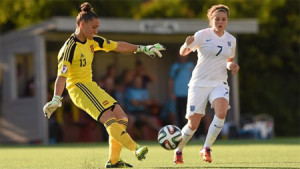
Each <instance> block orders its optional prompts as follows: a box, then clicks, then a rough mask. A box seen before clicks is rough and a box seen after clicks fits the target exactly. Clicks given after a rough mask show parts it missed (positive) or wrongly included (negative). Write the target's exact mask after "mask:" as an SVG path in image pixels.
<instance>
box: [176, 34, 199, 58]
mask: <svg viewBox="0 0 300 169" xmlns="http://www.w3.org/2000/svg"><path fill="white" fill-rule="evenodd" d="M194 40H195V39H194V36H188V37H187V38H186V40H185V43H184V44H183V45H182V46H181V47H180V50H179V54H180V55H181V56H186V55H188V54H189V53H191V52H192V50H191V49H190V48H189V45H190V44H192V43H193V42H194Z"/></svg>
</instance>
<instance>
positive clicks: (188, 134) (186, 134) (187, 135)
mask: <svg viewBox="0 0 300 169" xmlns="http://www.w3.org/2000/svg"><path fill="white" fill-rule="evenodd" d="M195 132H196V130H194V131H193V130H191V129H190V128H189V126H188V125H187V124H186V125H185V126H184V127H183V128H182V139H181V142H180V143H179V145H178V147H177V149H176V151H180V152H181V151H182V149H183V147H184V146H185V145H186V143H187V142H188V141H189V140H190V139H191V138H192V136H193V135H194V133H195Z"/></svg>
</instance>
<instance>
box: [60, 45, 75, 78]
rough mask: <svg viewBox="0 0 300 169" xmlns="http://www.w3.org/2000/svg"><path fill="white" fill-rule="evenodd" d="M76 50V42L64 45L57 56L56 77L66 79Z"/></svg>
mask: <svg viewBox="0 0 300 169" xmlns="http://www.w3.org/2000/svg"><path fill="white" fill-rule="evenodd" d="M75 49H76V42H75V41H74V40H70V41H68V42H66V43H65V44H64V46H63V47H62V49H61V50H60V51H59V54H58V69H57V76H63V77H68V75H69V70H70V67H71V65H72V61H73V58H74V54H75Z"/></svg>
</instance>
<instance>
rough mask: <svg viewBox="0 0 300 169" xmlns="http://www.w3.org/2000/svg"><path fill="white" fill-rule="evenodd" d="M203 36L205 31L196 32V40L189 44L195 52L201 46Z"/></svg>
mask: <svg viewBox="0 0 300 169" xmlns="http://www.w3.org/2000/svg"><path fill="white" fill-rule="evenodd" d="M202 36H203V31H202V30H201V31H198V32H196V33H195V34H194V42H192V43H191V44H190V45H189V48H190V49H191V50H192V51H193V52H194V51H195V50H196V49H197V48H198V47H199V46H200V42H201V39H202Z"/></svg>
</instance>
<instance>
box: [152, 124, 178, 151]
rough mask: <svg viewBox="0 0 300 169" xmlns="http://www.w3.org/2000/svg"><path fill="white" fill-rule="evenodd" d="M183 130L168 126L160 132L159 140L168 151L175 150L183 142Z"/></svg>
mask: <svg viewBox="0 0 300 169" xmlns="http://www.w3.org/2000/svg"><path fill="white" fill-rule="evenodd" d="M181 138H182V136H181V130H180V128H178V127H177V126H174V125H167V126H164V127H163V128H161V129H160V130H159V132H158V137H157V140H158V142H159V144H160V145H161V146H162V147H163V148H164V149H166V150H174V149H175V148H177V147H178V145H179V143H180V141H181Z"/></svg>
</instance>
